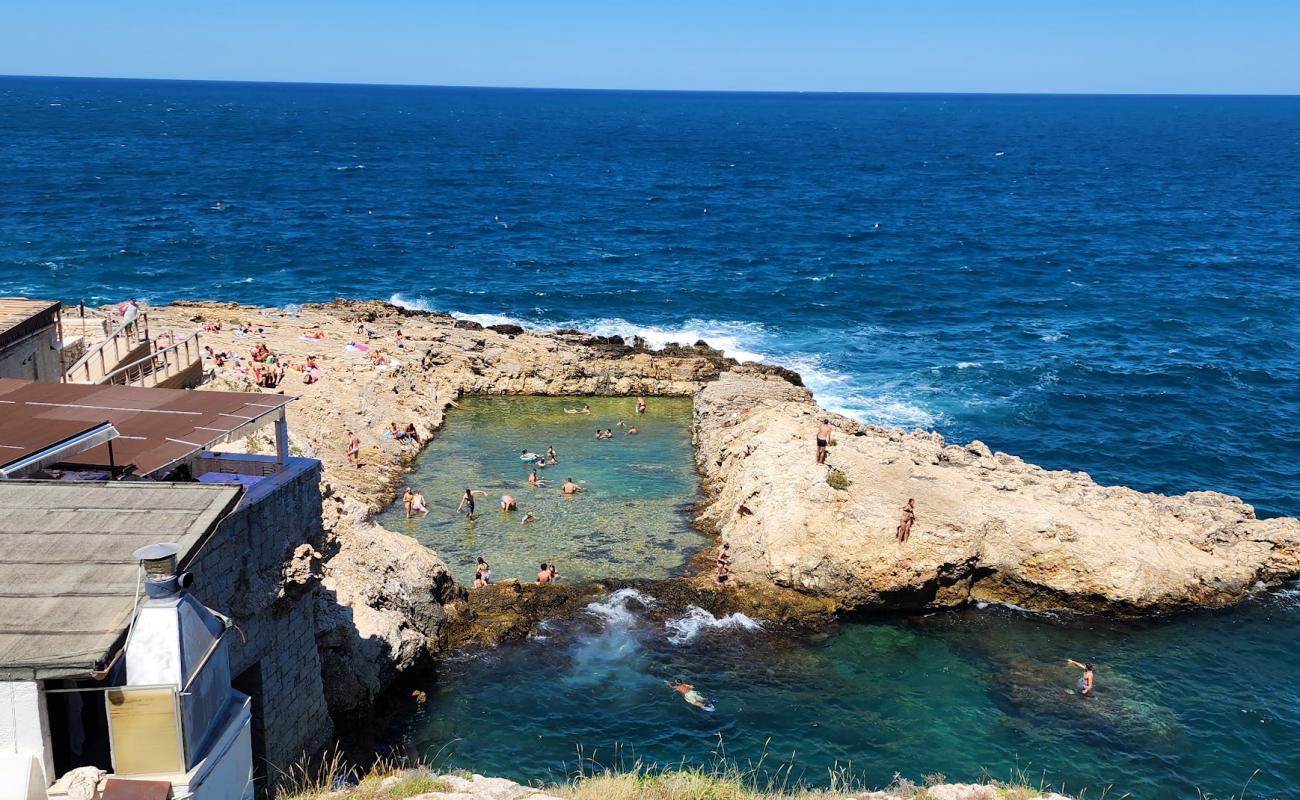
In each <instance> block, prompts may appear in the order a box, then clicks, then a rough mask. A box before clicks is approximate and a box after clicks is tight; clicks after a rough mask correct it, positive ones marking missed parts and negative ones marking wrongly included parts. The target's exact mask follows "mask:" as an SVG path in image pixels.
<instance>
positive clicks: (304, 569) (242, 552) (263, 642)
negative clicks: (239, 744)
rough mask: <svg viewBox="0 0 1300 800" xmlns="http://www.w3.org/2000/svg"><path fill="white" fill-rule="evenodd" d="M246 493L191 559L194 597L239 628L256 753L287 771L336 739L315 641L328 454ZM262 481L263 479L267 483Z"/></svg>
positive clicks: (296, 464)
mask: <svg viewBox="0 0 1300 800" xmlns="http://www.w3.org/2000/svg"><path fill="white" fill-rule="evenodd" d="M267 480H275V481H277V484H278V485H276V486H275V487H274V490H273V491H270V492H267V493H263V492H261V491H259V492H258V493H257V495H256V496H251V497H250V496H245V499H244V500H241V502H240V505H239V507H238V508H237V509H236V510H235V511H234V512H233V513H232V514H231V515H230V516H229V517H227V518H226V519H225V521H223V522H222V523H221V524H220V526H218V528H217V530H216V532H215V533H214V534H213V535H212V537H211V539H210V540H209V541H208V543H207V544H206V545H204V546H203V547H202V549H201V550H200V551H199V552H198V554H197V555H196V556H195V557H194V558H193V559H192V561H191V564H190V565H189V569H190V570H191V571H192V572H193V573H194V575H195V578H196V580H195V588H194V593H195V595H196V596H197V597H198V598H199V599H200V600H202V601H203V603H204V604H206V605H208V606H210V607H211V608H213V609H215V610H217V611H219V612H221V613H223V614H226V615H228V616H230V617H231V618H232V619H233V620H234V622H235V624H236V625H237V626H238V627H239V631H237V635H235V636H233V637H232V638H231V641H230V672H231V676H232V677H233V678H234V684H235V688H237V689H239V690H240V691H244V692H247V693H248V694H250V695H252V696H253V746H254V758H255V760H256V761H257V762H258V765H259V767H261V772H262V774H264V775H265V774H275V769H266V765H267V764H268V763H269V765H271V766H272V767H274V768H278V769H284V768H285V767H287V766H288V765H289V764H291V763H293V762H294V761H295V760H297V759H298V758H300V757H301V756H302V755H303V754H304V753H306V754H314V753H315V752H317V751H319V750H320V749H321V748H323V747H326V746H328V745H329V744H330V743H331V741H332V740H333V732H334V729H333V724H332V722H331V720H330V716H329V709H328V708H327V706H326V702H325V693H324V689H323V687H322V683H321V661H320V657H319V655H318V653H317V649H316V627H317V626H316V609H315V603H316V594H317V586H318V580H319V579H318V576H317V575H316V574H315V569H314V550H313V548H312V545H311V544H310V543H311V542H312V541H314V540H316V539H318V537H319V536H320V533H321V493H320V462H318V461H315V460H312V459H304V458H292V459H289V461H288V462H287V463H286V465H285V467H284V470H283V472H282V473H280V474H278V475H276V476H274V477H272V478H268V479H267ZM259 488H260V487H259Z"/></svg>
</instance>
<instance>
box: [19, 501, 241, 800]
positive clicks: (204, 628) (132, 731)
mask: <svg viewBox="0 0 1300 800" xmlns="http://www.w3.org/2000/svg"><path fill="white" fill-rule="evenodd" d="M33 492H40V499H41V502H40V506H39V508H34V507H33V504H32V493H33ZM241 494H242V489H241V488H240V487H238V486H228V485H208V484H200V483H154V482H147V481H141V482H100V483H78V482H37V481H0V553H5V554H7V556H12V557H5V558H0V586H4V587H5V588H4V590H3V591H2V592H0V800H47V798H49V799H50V800H53V799H54V798H77V800H99V799H100V798H103V800H111V798H112V797H113V796H114V794H115V793H117V792H120V791H122V790H123V789H126V788H128V786H127V785H124V784H128V785H130V786H132V787H133V788H134V789H135V790H136V791H137V792H145V793H144V794H138V793H133V794H132V796H134V797H148V796H158V797H160V798H161V797H171V798H173V800H186V798H194V800H251V798H252V797H253V757H252V745H251V735H250V719H251V709H250V701H249V698H248V697H247V696H246V695H244V694H241V693H240V692H238V691H235V690H234V689H233V688H231V676H230V665H229V655H228V652H227V646H228V640H229V637H230V636H232V635H235V634H234V632H233V628H232V627H231V625H230V623H229V621H228V620H226V619H225V618H224V617H221V616H220V615H218V614H216V613H214V612H212V611H211V610H209V609H207V608H205V607H204V606H203V605H202V604H201V603H199V601H198V600H196V599H195V598H194V597H193V596H192V595H191V594H189V592H188V591H187V588H188V586H189V584H190V582H191V580H192V579H191V578H190V577H189V575H188V574H187V573H184V572H180V571H178V570H177V557H178V556H180V557H183V558H189V557H192V556H193V554H194V552H195V551H196V550H197V549H198V548H200V547H201V546H202V544H203V543H204V542H205V541H206V539H207V538H208V537H209V536H210V535H211V534H212V532H213V530H214V529H215V528H216V527H217V525H218V524H219V523H220V522H221V521H222V520H223V519H224V518H225V517H226V516H227V515H229V514H230V512H231V511H232V510H233V509H234V508H235V507H236V505H237V503H238V502H239V499H240V495H241ZM37 515H39V517H37ZM161 541H171V542H174V544H167V545H155V546H154V547H152V548H150V547H143V548H142V545H146V544H150V543H156V542H161ZM115 786H116V788H114V787H115ZM149 791H153V792H154V793H155V795H150V794H148V793H147V792H149ZM168 792H170V794H168Z"/></svg>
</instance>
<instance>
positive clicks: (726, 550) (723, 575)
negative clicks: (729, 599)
mask: <svg viewBox="0 0 1300 800" xmlns="http://www.w3.org/2000/svg"><path fill="white" fill-rule="evenodd" d="M717 568H718V569H717V576H716V578H717V583H718V585H719V586H726V585H727V581H728V580H730V579H731V545H730V544H729V543H727V542H723V543H722V547H719V548H718V559H717Z"/></svg>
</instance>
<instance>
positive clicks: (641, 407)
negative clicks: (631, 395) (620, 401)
mask: <svg viewBox="0 0 1300 800" xmlns="http://www.w3.org/2000/svg"><path fill="white" fill-rule="evenodd" d="M636 413H638V414H644V413H645V398H644V397H638V398H637V399H636Z"/></svg>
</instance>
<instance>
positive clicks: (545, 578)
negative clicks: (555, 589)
mask: <svg viewBox="0 0 1300 800" xmlns="http://www.w3.org/2000/svg"><path fill="white" fill-rule="evenodd" d="M550 582H551V567H550V565H548V564H547V563H546V562H545V561H543V562H542V568H541V569H540V570H538V571H537V585H538V586H545V585H546V584H548V583H550Z"/></svg>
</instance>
